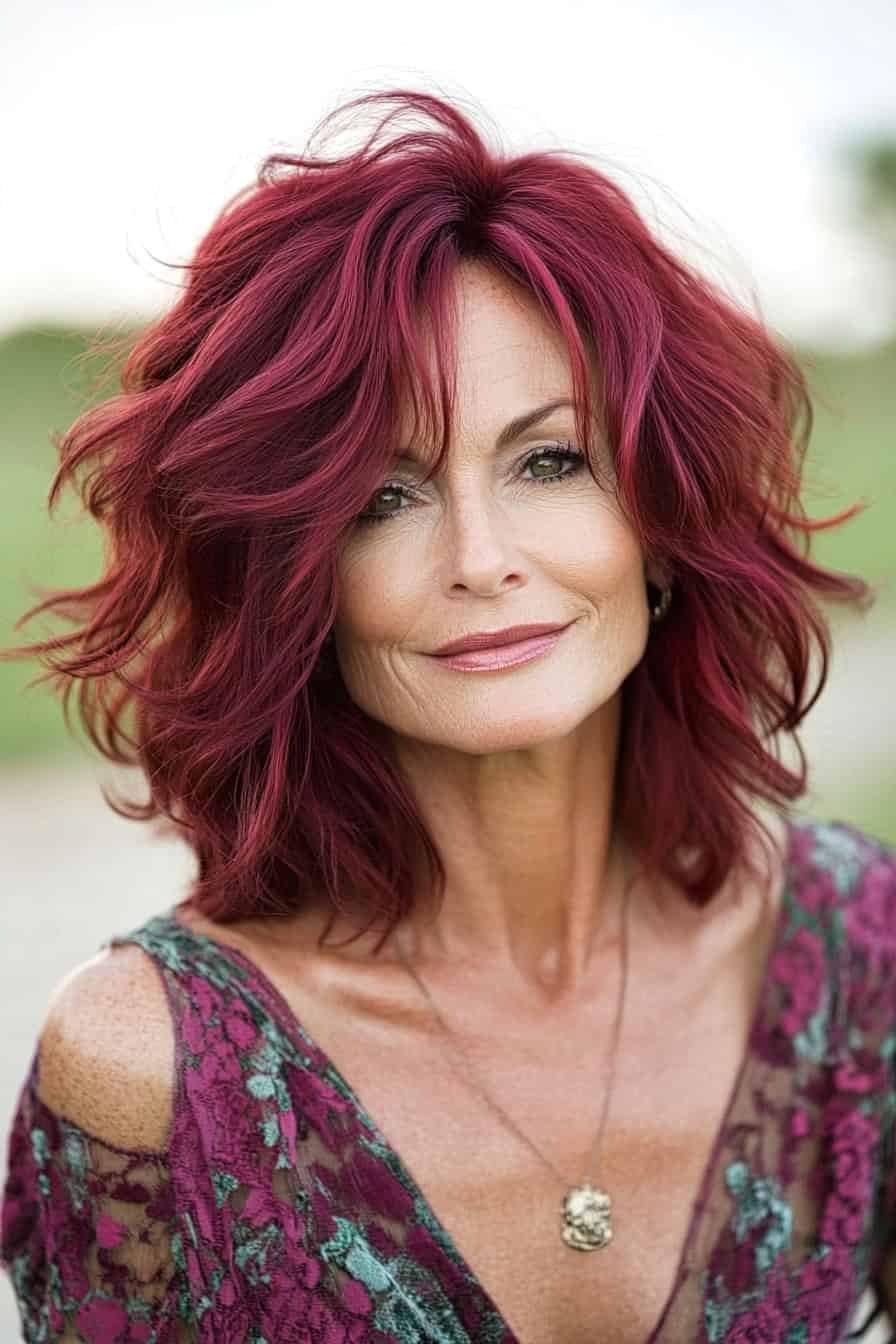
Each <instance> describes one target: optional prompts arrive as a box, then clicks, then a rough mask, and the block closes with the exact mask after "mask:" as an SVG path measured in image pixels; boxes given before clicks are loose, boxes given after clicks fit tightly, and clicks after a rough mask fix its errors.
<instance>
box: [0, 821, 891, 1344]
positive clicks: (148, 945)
mask: <svg viewBox="0 0 896 1344" xmlns="http://www.w3.org/2000/svg"><path fill="white" fill-rule="evenodd" d="M176 914H177V907H172V909H171V910H169V911H167V912H166V913H165V914H161V915H158V916H155V917H153V918H152V919H150V920H148V921H147V922H146V923H145V924H143V925H142V926H141V927H140V928H138V929H136V930H134V931H132V932H131V933H129V934H126V935H122V936H120V937H116V938H112V939H110V940H109V943H110V944H112V945H115V944H118V943H125V942H131V943H136V944H138V945H139V946H140V947H141V948H142V949H143V950H144V952H145V953H146V954H147V955H148V956H149V957H150V958H151V959H152V961H153V963H154V964H155V966H156V967H157V969H158V971H159V973H160V975H161V976H162V979H163V981H164V984H165V988H166V993H167V996H168V1001H169V1005H170V1008H171V1015H172V1022H173V1024H174V1027H175V1034H176V1045H177V1052H176V1064H175V1071H176V1092H175V1104H174V1111H173V1116H172V1126H171V1134H170V1139H169V1143H168V1145H167V1149H166V1151H165V1152H164V1153H160V1152H144V1151H140V1150H130V1151H129V1150H124V1149H119V1148H116V1147H114V1146H113V1145H111V1144H107V1143H104V1142H103V1141H102V1140H100V1139H99V1138H98V1137H97V1136H95V1135H91V1134H88V1133H87V1132H86V1131H84V1130H82V1129H79V1128H78V1127H77V1126H75V1125H73V1124H71V1123H70V1122H69V1121H67V1120H65V1119H64V1118H63V1117H61V1116H58V1115H56V1114H55V1113H53V1112H52V1111H51V1110H49V1109H48V1108H47V1107H46V1106H45V1105H44V1104H43V1103H42V1101H41V1099H40V1097H39V1095H38V1091H37V1083H38V1078H39V1054H38V1051H35V1054H34V1057H33V1060H32V1064H31V1068H30V1070H29V1073H28V1076H27V1078H26V1080H25V1083H24V1085H23V1088H22V1091H21V1095H20V1098H19V1102H18V1106H17V1109H16V1112H15V1116H14V1120H13V1126H12V1130H11V1133H10V1138H9V1149H8V1157H9V1160H8V1176H7V1183H6V1188H5V1193H4V1201H3V1207H2V1223H0V1225H2V1264H3V1267H4V1268H5V1269H6V1271H7V1273H8V1274H9V1276H10V1281H11V1283H12V1287H13V1291H14V1294H15V1296H16V1300H17V1302H18V1305H19V1310H20V1314H21V1320H22V1327H23V1338H24V1339H25V1340H26V1341H32V1344H38V1342H39V1344H48V1342H52V1341H62V1340H66V1341H68V1340H72V1341H87V1342H88V1344H113V1341H114V1344H132V1342H133V1344H138V1342H139V1344H187V1341H189V1342H190V1344H206V1342H208V1344H211V1341H214V1344H350V1342H352V1341H354V1342H355V1344H418V1342H419V1344H423V1342H424V1341H429V1340H435V1341H440V1342H441V1344H469V1342H472V1344H516V1341H515V1338H514V1335H513V1333H512V1332H511V1330H510V1328H509V1326H508V1325H507V1323H506V1321H505V1320H504V1319H503V1318H502V1316H501V1314H500V1311H499V1309H498V1307H497V1305H496V1304H495V1303H494V1302H492V1301H491V1300H490V1299H489V1297H488V1295H487V1294H486V1293H485V1291H484V1290H483V1288H482V1287H481V1285H480V1284H478V1282H477V1281H476V1278H475V1275H474V1273H473V1271H472V1269H471V1267H470V1266H469V1265H468V1264H467V1263H466V1262H465V1261H464V1260H463V1258H462V1257H461V1255H460V1254H459V1252H458V1251H457V1248H456V1247H455V1246H454V1244H453V1243H452V1241H451V1238H450V1237H449V1236H448V1234H447V1232H446V1231H445V1229H444V1228H443V1227H442V1226H441V1224H440V1223H439V1220H438V1219H437V1217H436V1216H435V1214H434V1213H433V1211H432V1210H431V1209H430V1208H429V1207H428V1205H427V1204H426V1201H425V1200H424V1198H423V1196H422V1194H421V1192H420V1190H419V1188H418V1187H417V1186H416V1185H415V1183H414V1181H413V1180H412V1178H411V1177H410V1174H409V1173H408V1171H407V1170H406V1168H405V1167H404V1166H403V1164H402V1162H401V1159H400V1157H399V1155H398V1154H397V1153H396V1152H395V1151H394V1150H393V1149H392V1148H391V1147H390V1146H389V1144H388V1143H387V1142H386V1140H385V1139H384V1137H383V1135H382V1134H381V1133H380V1132H379V1131H378V1129H377V1127H376V1125H375V1124H374V1123H373V1121H372V1120H371V1118H370V1117H369V1116H367V1115H366V1113H365V1112H364V1110H363V1108H362V1106H361V1104H360V1102H359V1100H358V1098H357V1097H356V1096H355V1094H354V1092H353V1091H352V1089H351V1086H350V1084H349V1083H348V1082H347V1080H346V1079H344V1078H343V1077H342V1075H341V1074H340V1073H339V1072H338V1070H337V1069H336V1068H335V1066H334V1065H333V1063H332V1061H331V1060H329V1059H328V1058H327V1056H326V1055H325V1054H324V1052H323V1051H321V1050H320V1049H319V1048H318V1047H317V1046H316V1045H315V1043H314V1042H313V1040H312V1039H311V1038H310V1037H309V1036H308V1033H307V1032H306V1031H305V1030H304V1029H303V1027H302V1026H301V1024H300V1023H298V1022H296V1021H295V1019H294V1018H293V1017H292V1015H291V1014H290V1011H289V1009H288V1007H287V1005H286V1004H285V1002H284V1000H283V999H282V997H281V996H280V995H279V993H278V991H277V990H276V989H275V987H274V986H273V985H272V984H271V983H270V981H269V980H267V979H266V977H265V976H264V975H263V974H262V973H261V972H260V971H259V970H258V969H257V968H255V967H254V966H253V965H252V963H251V962H249V961H248V960H247V958H245V957H244V956H242V955H241V954H240V953H238V952H236V951H235V950H234V949H231V948H227V947H225V946H223V945H219V944H217V943H215V942H213V941H211V940H209V939H207V938H203V937H201V936H199V935H197V934H195V933H193V932H192V931H191V930H189V929H188V928H186V927H185V926H184V925H182V924H180V923H179V922H178V920H177V917H176ZM104 946H105V944H104ZM894 971H896V852H894V851H893V850H892V849H891V848H889V847H887V846H885V845H883V844H882V843H881V842H880V841H878V840H875V839H874V838H872V837H870V836H867V835H865V834H863V833H862V832H860V831H858V830H856V829H855V828H853V827H850V826H848V825H846V824H844V823H822V822H819V821H805V820H803V821H799V820H796V821H791V822H790V856H789V877H788V882H787V885H786V890H785V895H784V904H783V906H782V911H781V919H780V923H779V928H778V932H777V935H776V939H775V943H774V946H773V948H772V950H771V952H770V955H769V961H768V965H767V968H766V977H765V982H764V985H763V993H762V996H761V999H760V1004H759V1007H758V1010H757V1017H756V1021H755V1024H754V1030H753V1033H752V1037H751V1042H750V1047H749V1050H748V1053H747V1056H746V1057H745V1060H744V1065H743V1068H742V1072H741V1076H740V1078H739V1080H738V1083H737V1085H736V1089H735V1093H734V1095H733V1097H732V1099H731V1104H730V1106H729V1108H728V1111H727V1112H726V1115H725V1117H724V1119H723V1121H722V1123H721V1126H720V1130H719V1134H718V1138H717V1143H716V1149H715V1151H714V1153H713V1156H712V1158H711V1160H710V1163H709V1165H708V1167H707V1170H706V1175H705V1180H704V1188H703V1191H702V1192H701V1196H700V1198H699V1200H698V1202H697V1205H696V1206H695V1210H694V1217H693V1221H692V1224H691V1229H690V1232H689V1235H688V1238H687V1240H686V1244H685V1246H684V1247H683V1249H682V1261H681V1272H680V1274H679V1276H678V1278H677V1280H676V1283H675V1285H674V1287H673V1290H672V1293H671V1296H670V1299H669V1301H668V1303H667V1305H666V1308H665V1310H664V1312H663V1315H662V1317H661V1319H660V1321H659V1322H658V1323H657V1326H656V1328H655V1330H654V1331H653V1333H652V1334H651V1336H650V1339H649V1340H648V1341H647V1342H646V1344H682V1341H684V1340H689V1341H690V1340H694V1341H701V1342H702V1341H705V1342H706V1344H759V1341H763V1344H765V1341H773V1340H775V1341H778V1340H780V1341H784V1342H785V1344H839V1342H841V1341H845V1340H847V1339H857V1338H860V1337H862V1335H861V1333H857V1332H853V1333H848V1331H849V1327H850V1324H851V1323H852V1318H853V1316H854V1313H855V1309H856V1306H857V1304H858V1303H859V1300H860V1298H861V1296H862V1294H863V1292H864V1290H865V1289H866V1288H867V1287H869V1286H871V1287H873V1286H874V1283H875V1274H876V1271H877V1270H878V1268H879V1266H880V1263H881V1260H882V1256H883V1254H884V1252H885V1250H886V1249H887V1248H888V1246H889V1245H890V1244H891V1243H892V1241H893V1239H894V1233H893V1222H894V1215H896V1164H894V1160H893V1156H894V1124H896V1085H894V1084H896V1079H894V1068H896V1064H894V1055H896V974H894ZM862 1324H863V1326H865V1327H867V1328H870V1327H871V1325H872V1322H870V1321H869V1322H863V1323H862Z"/></svg>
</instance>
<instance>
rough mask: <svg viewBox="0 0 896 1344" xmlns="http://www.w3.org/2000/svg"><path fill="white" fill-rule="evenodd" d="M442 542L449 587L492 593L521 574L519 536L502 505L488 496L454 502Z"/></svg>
mask: <svg viewBox="0 0 896 1344" xmlns="http://www.w3.org/2000/svg"><path fill="white" fill-rule="evenodd" d="M439 544H440V545H442V546H443V548H444V554H443V557H442V560H441V567H442V571H443V575H444V578H445V580H446V584H445V587H446V589H450V588H458V587H460V588H463V589H467V590H470V591H472V592H477V593H483V594H487V593H492V592H495V591H496V590H497V589H499V588H500V587H502V586H503V585H504V584H506V582H507V581H508V579H510V580H513V579H517V580H520V579H521V577H522V570H521V563H520V554H519V549H518V544H517V538H516V537H515V536H514V534H513V530H512V527H511V524H510V521H509V519H508V518H507V516H506V514H505V513H504V511H503V510H502V509H501V507H500V505H499V504H498V503H497V502H496V501H495V500H494V499H493V498H492V497H491V496H489V495H487V494H485V495H477V496H476V497H475V498H472V497H471V495H470V494H469V493H468V494H467V495H466V497H465V499H464V501H463V502H462V503H459V502H455V503H454V504H452V505H451V506H450V507H449V508H448V509H447V511H446V520H445V525H444V527H443V528H442V529H441V533H440V541H439Z"/></svg>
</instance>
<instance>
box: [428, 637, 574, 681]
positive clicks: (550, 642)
mask: <svg viewBox="0 0 896 1344" xmlns="http://www.w3.org/2000/svg"><path fill="white" fill-rule="evenodd" d="M568 629H569V626H563V627H562V628H561V629H559V630H552V631H551V632H550V633H548V634H542V635H530V636H529V638H528V639H520V640H517V642H516V643H514V644H490V645H489V646H488V647H487V648H484V649H466V650H464V651H463V652H462V653H442V654H432V655H431V657H434V658H435V659H436V661H437V662H439V663H443V664H445V665H446V666H448V667H454V668H459V669H462V670H464V671H468V672H489V671H499V670H500V669H501V668H505V667H515V666H516V665H517V664H518V663H528V662H531V660H532V659H533V658H539V657H541V655H542V654H544V653H547V652H548V650H550V649H552V648H553V646H554V645H555V644H556V643H557V641H558V640H559V639H560V638H561V636H562V635H564V634H565V633H566V631H567V630H568Z"/></svg>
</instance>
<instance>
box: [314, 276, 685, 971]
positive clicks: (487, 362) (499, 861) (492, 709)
mask: <svg viewBox="0 0 896 1344" xmlns="http://www.w3.org/2000/svg"><path fill="white" fill-rule="evenodd" d="M458 301H459V324H460V325H459V339H458V392H457V394H458V401H457V406H458V413H457V428H456V431H455V435H454V438H453V440H452V445H451V453H450V455H449V459H448V463H447V465H446V467H445V470H444V474H443V476H442V477H441V478H440V479H439V478H437V479H433V480H432V481H430V482H428V483H427V484H425V485H421V484H420V483H419V475H420V473H419V472H418V480H417V482H416V483H415V482H414V478H413V474H412V472H410V471H407V472H406V475H407V477H408V480H409V484H408V492H409V495H410V496H411V498H410V499H409V500H407V501H405V500H402V501H400V502H397V503H393V504H391V505H390V507H391V508H395V509H396V510H400V512H397V513H396V516H394V517H390V518H389V519H388V520H387V521H386V522H383V523H373V524H370V525H366V526H365V525H363V524H359V525H358V527H357V528H356V529H355V531H354V532H353V534H352V535H351V537H350V538H349V540H348V542H347V543H346V545H345V547H344V549H343V552H342V554H341V556H340V560H339V571H340V606H339V610H338V613H337V618H336V622H335V626H334V639H335V644H336V649H337V655H338V658H339V663H340V668H341V673H342V677H343V680H344V682H345V685H346V688H347V690H348V693H349V695H350V696H351V698H352V699H353V700H354V701H355V702H356V703H357V704H358V705H359V706H360V707H361V708H362V709H363V710H364V711H365V712H366V713H367V714H369V715H370V716H371V717H372V718H374V719H376V720H378V721H379V722H381V723H383V724H385V725H387V726H388V727H389V728H390V729H391V730H392V732H393V733H394V736H395V743H396V750H397V755H398V759H399V762H400V765H401V767H402V769H403V771H404V772H405V774H406V777H407V779H408V781H409V784H410V787H411V788H412V790H413V792H414V793H415V795H416V797H417V800H418V803H419V806H420V808H421V811H422V814H423V816H424V819H425V821H426V824H427V826H428V827H429V828H430V830H431V833H432V834H433V837H434V839H435V841H436V843H437V845H438V846H439V848H440V850H441V853H442V855H443V858H444V862H445V864H446V872H447V884H446V895H445V900H444V902H443V904H442V907H441V909H440V911H439V912H438V914H437V916H435V917H434V918H429V917H426V916H424V915H423V914H422V913H419V912H418V913H415V914H413V915H412V916H411V920H410V923H409V922H408V921H405V924H404V926H403V928H404V932H403V933H402V934H401V936H402V937H403V938H405V939H408V940H409V941H408V942H407V943H406V944H405V945H406V946H407V949H408V952H409V955H411V956H412V957H413V958H415V959H416V960H417V961H425V960H447V959H450V960H451V961H453V962H458V961H472V962H477V963H479V964H481V965H484V964H487V965H488V967H489V971H490V973H491V974H495V973H504V974H506V976H507V977H508V978H509V979H510V980H518V981H521V982H522V983H523V984H525V985H527V986H528V987H529V988H531V989H535V990H536V991H537V992H538V993H542V994H545V995H547V996H549V997H552V998H554V997H558V996H562V995H564V994H574V992H575V989H576V986H577V985H579V986H581V982H582V981H583V979H584V978H587V977H588V975H589V960H590V958H591V956H592V953H593V952H594V950H595V949H597V948H598V947H599V946H600V943H601V939H602V937H603V931H604V930H605V928H609V929H610V930H611V933H610V941H611V942H612V941H613V935H612V930H613V929H614V928H615V923H616V921H615V919H614V918H612V917H611V915H610V913H609V912H610V911H611V910H612V908H613V907H614V906H615V905H616V904H618V899H619V893H618V888H619V878H620V876H621V874H622V872H623V866H622V865H623V858H624V854H623V848H622V845H621V842H620V841H619V839H618V837H617V836H615V835H614V832H613V826H612V813H613V774H614V768H615V762H616V756H617V750H618V741H619V727H620V710H621V686H622V683H623V682H624V680H625V678H626V676H627V675H628V673H629V672H630V671H631V670H632V669H633V668H634V667H635V666H636V665H637V663H638V662H639V661H640V659H641V657H642V656H643V653H644V650H645V647H646V643H647V639H648V634H649V615H648V609H647V600H646V591H645V577H649V578H650V579H651V581H652V582H655V583H660V584H661V583H662V582H664V575H663V574H662V572H661V571H659V570H657V569H656V568H655V567H654V566H652V565H651V566H648V565H647V562H646V560H645V556H644V554H643V552H642V549H641V547H640V544H639V540H638V537H637V535H636V533H635V531H634V529H633V527H632V526H631V524H630V523H629V522H628V520H627V519H626V518H625V517H624V515H623V512H622V510H621V508H620V507H619V505H618V503H617V501H616V499H615V496H614V494H613V492H612V490H611V489H608V488H607V487H606V485H604V484H603V483H601V484H599V483H598V482H596V481H595V480H594V479H593V478H592V476H591V474H590V472H589V471H588V469H587V465H586V464H585V463H582V465H581V468H580V469H579V470H578V471H576V472H575V473H573V471H572V468H571V466H569V465H566V464H564V463H563V461H562V459H560V460H558V462H557V468H556V470H557V471H558V472H559V473H560V474H564V473H568V478H567V479H565V480H562V481H557V482H556V483H551V484H547V485H541V484H539V483H538V482H537V481H536V480H534V479H532V475H533V474H532V472H531V467H530V469H529V470H527V472H526V476H527V477H528V479H520V478H519V475H518V471H519V464H520V463H521V462H522V460H523V459H524V458H525V457H526V456H527V454H528V453H530V452H531V451H532V449H533V446H534V447H536V448H537V447H538V446H542V445H543V446H544V449H545V451H550V450H551V446H552V444H554V443H557V444H560V445H564V446H565V444H566V443H567V441H569V442H570V443H571V446H572V448H573V449H576V448H578V449H579V451H581V448H582V446H581V445H579V444H578V443H577V442H576V432H575V421H574V415H573V411H572V409H559V410H557V411H555V412H554V413H553V414H552V415H551V416H550V418H548V419H546V420H545V421H544V422H543V423H542V424H541V425H539V426H538V427H537V428H531V429H529V430H528V431H527V433H526V435H525V436H524V439H523V440H520V441H518V442H516V443H515V444H513V445H508V446H507V447H506V448H505V449H503V450H502V451H501V452H499V453H497V454H496V452H495V448H494V446H493V445H494V444H495V442H496V440H497V439H498V436H499V434H500V432H501V429H502V427H503V426H504V425H505V424H506V422H507V421H508V420H510V419H511V418H513V417H515V416H519V415H520V414H521V413H523V412H525V411H526V410H529V409H531V408H533V407H537V406H540V405H541V404H542V403H544V402H546V401H549V400H552V399H554V398H557V397H569V398H571V397H572V393H571V391H570V388H571V386H572V383H571V374H570V369H569V362H568V356H567V353H566V348H565V345H564V344H563V342H562V339H561V338H560V337H559V336H557V335H556V334H555V333H554V332H553V330H552V329H551V328H550V327H549V326H548V325H547V324H546V323H545V322H544V320H543V319H542V317H541V315H540V314H539V313H538V312H537V310H536V309H535V308H534V306H533V305H532V304H531V303H530V302H528V300H527V298H526V296H524V295H521V294H519V293H517V292H515V291H513V290H512V289H510V288H509V287H508V286H507V285H506V283H505V282H504V281H503V280H502V279H501V278H499V277H495V276H493V275H491V274H490V273H489V272H488V270H487V269H485V268H483V267H481V266H479V265H476V264H473V265H466V266H464V267H462V268H461V271H460V280H459V286H458ZM399 442H404V439H403V438H401V439H399ZM542 470H543V469H542ZM397 478H399V479H403V478H402V477H401V476H400V475H399V476H398V477H397ZM389 479H390V480H391V479H393V478H392V476H390V478H389ZM567 620H571V621H572V622H573V624H572V626H571V627H570V629H569V630H567V631H566V632H565V633H564V634H563V635H562V636H561V638H560V640H559V641H558V643H557V644H556V645H555V646H554V648H553V649H552V650H550V651H549V652H548V653H547V654H546V655H543V656H542V657H541V658H539V659H536V660H534V661H532V662H530V663H528V664H524V665H521V666H518V667H515V668H512V669H506V670H504V671H501V672H489V673H485V674H480V673H468V672H461V671H457V670H453V669H449V668H445V667H443V666H441V665H439V664H438V663H436V662H434V661H432V660H431V659H430V658H429V657H427V652H428V651H429V650H431V649H433V648H435V647H437V646H438V645H440V644H441V643H443V642H445V640H447V639H449V638H457V637H459V636H460V635H463V634H467V633H471V632H473V631H476V630H481V629H497V628H501V627H504V626H507V625H513V624H518V623H523V622H530V621H567Z"/></svg>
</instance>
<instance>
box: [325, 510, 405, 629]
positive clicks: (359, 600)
mask: <svg viewBox="0 0 896 1344" xmlns="http://www.w3.org/2000/svg"><path fill="white" fill-rule="evenodd" d="M384 526H386V527H388V523H387V524H384ZM362 551H364V553H363V554H362ZM411 570H412V567H409V565H408V558H407V553H406V552H405V554H404V556H403V557H402V555H401V553H399V552H396V553H394V554H393V553H392V552H391V551H390V548H388V547H375V546H370V547H367V548H366V550H365V549H364V548H362V547H361V546H358V547H355V548H354V549H353V550H352V551H351V552H350V553H349V554H348V555H347V556H346V557H345V558H344V560H341V561H340V564H339V571H338V572H339V616H338V619H337V621H336V628H337V630H339V631H342V632H344V633H346V634H348V635H349V636H350V637H352V638H353V639H357V640H360V641H367V640H369V641H371V642H381V641H388V640H389V639H390V638H391V639H394V638H395V637H396V635H397V634H398V632H400V631H401V630H403V629H407V628H408V627H410V625H411V624H412V619H413V610H414V597H413V592H412V590H411V589H410V587H409V583H408V579H409V573H410V572H411Z"/></svg>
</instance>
